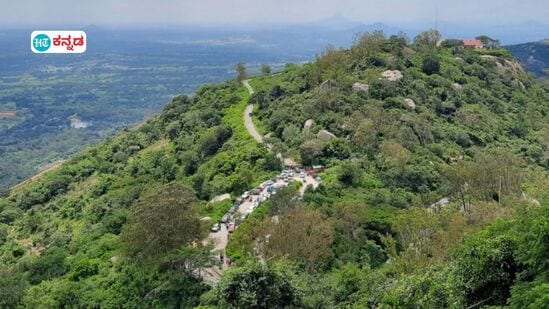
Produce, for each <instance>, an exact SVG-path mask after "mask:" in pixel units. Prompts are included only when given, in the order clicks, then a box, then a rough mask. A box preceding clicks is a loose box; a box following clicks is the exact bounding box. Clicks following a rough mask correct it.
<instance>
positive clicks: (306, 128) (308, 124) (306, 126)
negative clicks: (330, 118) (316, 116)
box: [303, 119, 315, 132]
mask: <svg viewBox="0 0 549 309" xmlns="http://www.w3.org/2000/svg"><path fill="white" fill-rule="evenodd" d="M314 124H315V121H314V120H313V119H307V121H305V124H304V125H303V132H306V131H309V129H310V128H311V127H312V126H313V125H314Z"/></svg>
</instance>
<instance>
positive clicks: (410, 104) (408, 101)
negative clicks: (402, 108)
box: [404, 98, 416, 109]
mask: <svg viewBox="0 0 549 309" xmlns="http://www.w3.org/2000/svg"><path fill="white" fill-rule="evenodd" d="M404 103H406V106H408V107H409V108H410V109H416V102H414V100H412V99H410V98H406V99H404Z"/></svg>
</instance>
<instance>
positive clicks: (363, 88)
mask: <svg viewBox="0 0 549 309" xmlns="http://www.w3.org/2000/svg"><path fill="white" fill-rule="evenodd" d="M352 89H353V91H356V92H361V91H363V92H368V90H370V85H368V84H363V83H358V82H357V83H354V84H353V87H352Z"/></svg>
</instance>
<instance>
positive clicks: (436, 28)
mask: <svg viewBox="0 0 549 309" xmlns="http://www.w3.org/2000/svg"><path fill="white" fill-rule="evenodd" d="M435 30H437V31H438V5H437V6H436V7H435Z"/></svg>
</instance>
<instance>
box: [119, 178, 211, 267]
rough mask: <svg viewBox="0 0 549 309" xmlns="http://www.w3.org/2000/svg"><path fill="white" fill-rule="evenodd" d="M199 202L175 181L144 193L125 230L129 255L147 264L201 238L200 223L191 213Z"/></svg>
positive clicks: (191, 193)
mask: <svg viewBox="0 0 549 309" xmlns="http://www.w3.org/2000/svg"><path fill="white" fill-rule="evenodd" d="M196 203H197V199H196V197H195V195H194V193H193V191H192V190H191V189H189V188H186V187H183V186H181V185H180V184H178V183H175V182H172V183H169V184H166V185H163V186H161V187H159V188H156V189H153V190H150V191H149V192H148V193H145V194H144V195H143V196H142V197H141V198H140V199H139V200H138V201H137V203H136V204H135V205H134V206H133V207H132V209H131V212H130V214H129V216H128V223H127V224H126V225H125V226H124V227H123V229H122V234H121V239H122V242H123V244H124V247H125V249H126V251H127V253H128V254H129V255H130V256H133V257H136V258H138V259H140V260H143V261H146V260H149V259H154V258H158V257H162V256H164V255H165V254H167V253H169V252H170V251H172V250H174V249H177V248H179V247H181V246H183V245H185V244H186V243H188V242H190V241H192V240H195V239H198V238H200V221H199V220H198V219H197V218H196V217H194V216H193V215H192V212H191V211H192V208H193V206H195V204H196Z"/></svg>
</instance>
